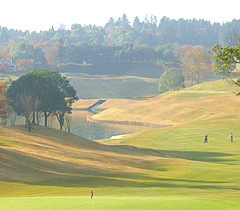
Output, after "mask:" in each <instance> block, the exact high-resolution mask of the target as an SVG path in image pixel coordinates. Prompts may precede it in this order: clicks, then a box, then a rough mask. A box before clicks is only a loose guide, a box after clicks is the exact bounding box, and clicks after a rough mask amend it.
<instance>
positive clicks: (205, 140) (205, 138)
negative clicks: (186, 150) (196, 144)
mask: <svg viewBox="0 0 240 210" xmlns="http://www.w3.org/2000/svg"><path fill="white" fill-rule="evenodd" d="M206 142H208V139H207V134H205V136H204V143H206Z"/></svg>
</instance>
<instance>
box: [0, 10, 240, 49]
mask: <svg viewBox="0 0 240 210" xmlns="http://www.w3.org/2000/svg"><path fill="white" fill-rule="evenodd" d="M239 28H240V20H236V19H234V20H232V21H231V22H226V23H211V22H210V21H207V20H204V19H200V20H197V19H183V18H180V19H178V20H175V19H170V18H168V17H165V16H164V17H162V18H161V19H160V21H158V19H157V17H156V16H148V15H146V17H145V19H144V20H143V21H140V19H139V18H138V17H137V16H136V17H135V19H134V20H133V21H132V23H130V21H129V20H128V18H127V15H126V14H123V16H122V17H120V18H118V20H114V19H113V18H112V17H111V18H110V19H109V21H108V22H107V23H106V24H105V26H96V25H83V26H82V25H81V24H78V23H75V24H72V26H71V29H68V30H66V29H65V27H64V25H62V26H61V27H60V28H59V29H57V30H55V29H54V28H53V27H52V28H50V29H49V30H48V31H40V32H30V31H24V32H23V31H21V30H14V29H7V28H6V27H1V26H0V44H1V46H4V47H6V46H7V43H8V44H9V43H10V44H11V43H16V42H19V41H24V42H26V43H42V42H46V41H49V42H51V43H55V42H60V43H61V42H62V43H65V44H77V43H78V42H86V43H87V44H92V43H93V42H94V41H95V40H98V41H99V42H100V43H104V44H107V45H111V44H114V45H122V44H124V43H126V42H131V43H134V44H136V43H140V44H146V45H147V46H149V47H153V48H154V47H157V46H158V45H164V44H167V43H169V42H170V43H179V45H185V44H191V45H194V46H195V45H201V46H204V47H205V48H211V47H212V46H214V45H215V44H216V43H218V44H221V45H223V44H225V43H226V42H227V40H228V37H229V32H231V31H232V29H239Z"/></svg>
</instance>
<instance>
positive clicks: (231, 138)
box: [230, 133, 233, 142]
mask: <svg viewBox="0 0 240 210" xmlns="http://www.w3.org/2000/svg"><path fill="white" fill-rule="evenodd" d="M230 140H231V142H233V135H232V133H230Z"/></svg>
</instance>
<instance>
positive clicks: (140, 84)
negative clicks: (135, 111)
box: [67, 73, 158, 99]
mask: <svg viewBox="0 0 240 210" xmlns="http://www.w3.org/2000/svg"><path fill="white" fill-rule="evenodd" d="M67 77H68V79H69V80H70V83H71V85H72V86H73V87H74V89H75V90H77V95H78V97H79V98H81V99H94V98H97V99H98V98H142V97H146V96H147V97H149V96H155V95H157V94H158V80H157V79H150V78H144V77H135V76H121V77H119V76H90V75H87V74H77V73H76V74H67Z"/></svg>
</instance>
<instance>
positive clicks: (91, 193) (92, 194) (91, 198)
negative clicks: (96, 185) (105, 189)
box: [91, 190, 93, 199]
mask: <svg viewBox="0 0 240 210" xmlns="http://www.w3.org/2000/svg"><path fill="white" fill-rule="evenodd" d="M92 197H93V190H92V191H91V199H92Z"/></svg>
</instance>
